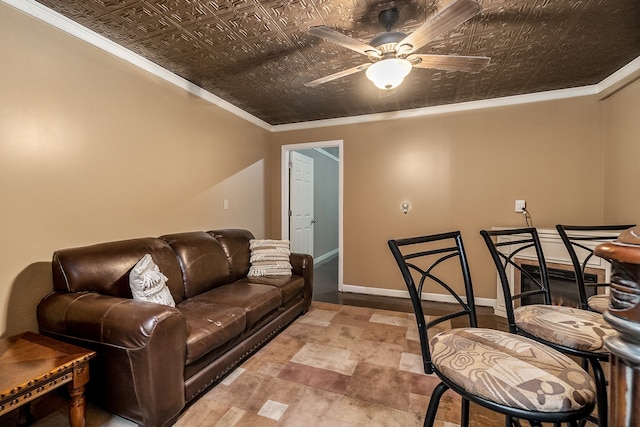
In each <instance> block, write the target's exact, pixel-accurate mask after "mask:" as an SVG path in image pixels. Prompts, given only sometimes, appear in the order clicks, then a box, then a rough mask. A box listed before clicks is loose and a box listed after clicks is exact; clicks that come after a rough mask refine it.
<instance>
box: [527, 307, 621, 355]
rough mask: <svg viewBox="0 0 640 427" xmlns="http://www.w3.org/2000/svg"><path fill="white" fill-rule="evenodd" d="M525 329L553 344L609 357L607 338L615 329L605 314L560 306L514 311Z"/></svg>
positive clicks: (613, 333)
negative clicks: (606, 345)
mask: <svg viewBox="0 0 640 427" xmlns="http://www.w3.org/2000/svg"><path fill="white" fill-rule="evenodd" d="M514 316H515V319H516V325H517V326H518V328H520V329H521V330H523V331H525V332H527V333H529V334H531V335H533V336H536V337H539V338H541V339H543V340H545V341H548V342H550V343H555V344H559V345H562V346H565V347H568V348H573V349H577V350H581V351H592V352H596V353H603V354H606V353H608V352H609V351H608V350H607V349H606V348H605V346H604V340H603V339H604V337H606V336H610V335H615V334H616V332H615V330H614V329H613V328H612V327H611V326H609V324H608V323H607V322H606V321H605V320H604V318H603V317H602V314H600V313H595V312H593V311H589V310H581V309H579V308H573V307H565V306H560V305H539V304H533V305H524V306H520V307H518V308H516V309H515V310H514Z"/></svg>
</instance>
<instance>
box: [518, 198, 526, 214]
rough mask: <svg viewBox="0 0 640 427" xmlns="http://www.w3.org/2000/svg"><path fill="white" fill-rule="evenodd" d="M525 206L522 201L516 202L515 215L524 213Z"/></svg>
mask: <svg viewBox="0 0 640 427" xmlns="http://www.w3.org/2000/svg"><path fill="white" fill-rule="evenodd" d="M526 206H527V202H525V201H524V200H516V212H517V213H522V212H524V210H525V208H526Z"/></svg>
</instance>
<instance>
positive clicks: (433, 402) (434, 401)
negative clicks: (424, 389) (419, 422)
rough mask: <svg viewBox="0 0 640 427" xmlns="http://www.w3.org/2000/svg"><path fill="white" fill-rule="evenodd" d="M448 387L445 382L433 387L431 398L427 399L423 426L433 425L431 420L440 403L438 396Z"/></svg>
mask: <svg viewBox="0 0 640 427" xmlns="http://www.w3.org/2000/svg"><path fill="white" fill-rule="evenodd" d="M448 389H449V387H447V386H446V384H445V383H440V384H438V385H437V386H436V388H434V389H433V393H432V394H431V399H430V400H429V407H428V408H427V415H426V416H425V418H424V427H433V422H434V421H435V420H436V412H438V406H439V405H440V398H441V397H442V395H443V394H444V392H445V391H447V390H448ZM463 404H464V399H463Z"/></svg>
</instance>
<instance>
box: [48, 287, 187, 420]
mask: <svg viewBox="0 0 640 427" xmlns="http://www.w3.org/2000/svg"><path fill="white" fill-rule="evenodd" d="M37 317H38V325H39V328H40V332H41V333H42V334H45V335H49V336H52V337H54V338H58V339H62V340H65V341H70V342H73V343H74V344H77V345H80V346H82V347H85V348H89V349H92V350H94V351H96V353H97V356H96V358H95V359H93V360H92V361H91V374H90V375H91V381H90V382H89V385H88V395H89V397H90V398H92V399H96V403H98V404H100V405H102V406H104V407H105V408H106V409H108V410H110V411H111V412H114V413H116V414H118V415H120V416H123V417H125V418H128V419H130V420H132V421H134V422H136V423H138V424H140V425H144V426H147V427H150V426H164V425H170V424H172V423H173V422H175V419H176V418H177V416H178V415H179V413H180V411H181V410H182V408H183V407H184V405H185V395H184V393H185V392H184V365H185V357H186V333H187V332H186V324H185V321H184V318H183V317H182V315H181V314H180V312H179V311H178V310H177V309H175V308H173V307H168V306H164V305H159V304H153V303H146V302H140V301H134V300H132V299H126V298H117V297H111V296H106V295H101V294H97V293H89V292H78V293H64V292H53V293H51V294H49V295H48V296H47V297H45V298H44V299H43V300H42V301H41V302H40V304H39V305H38V310H37Z"/></svg>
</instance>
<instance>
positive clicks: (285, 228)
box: [280, 139, 344, 291]
mask: <svg viewBox="0 0 640 427" xmlns="http://www.w3.org/2000/svg"><path fill="white" fill-rule="evenodd" d="M343 142H344V141H343V140H341V139H339V140H331V141H317V142H303V143H298V144H287V145H283V146H282V160H281V176H280V183H281V190H280V196H281V197H280V199H281V226H280V229H281V234H282V239H284V240H288V239H289V196H290V194H289V158H290V152H291V151H298V150H308V149H314V148H326V147H338V153H339V154H338V156H339V162H338V290H339V291H342V290H343V287H344V281H343V265H344V256H343V238H342V236H343V227H342V224H343V220H342V219H343V217H342V210H343V177H344V151H343Z"/></svg>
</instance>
